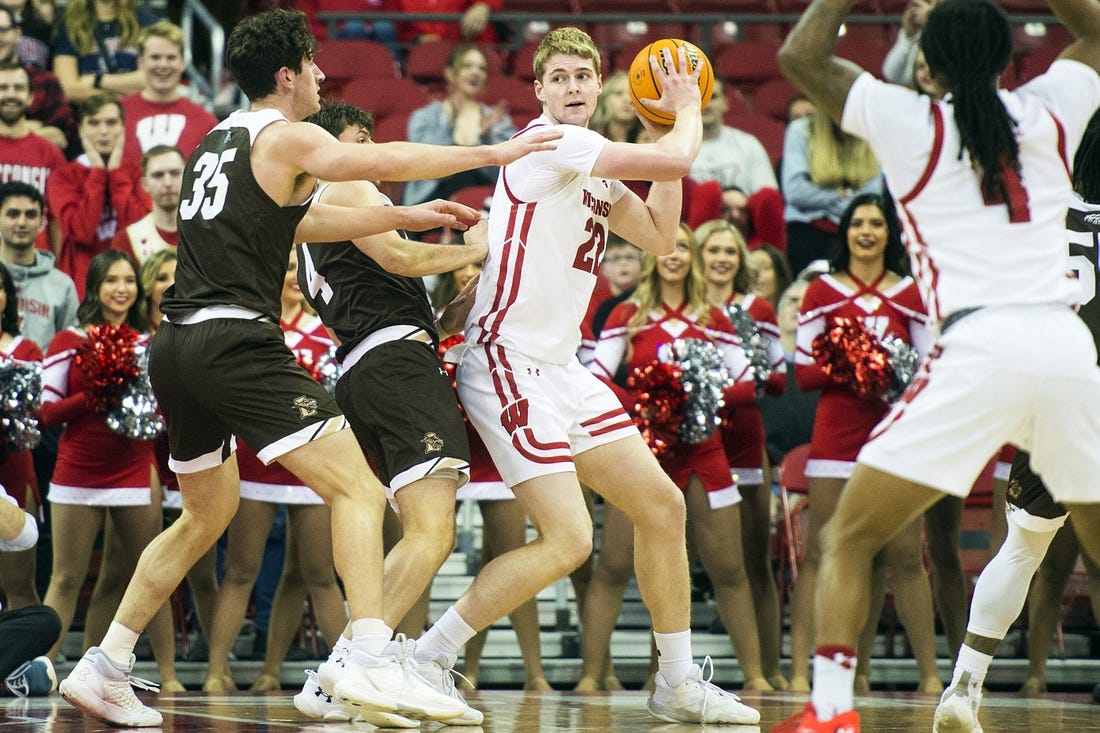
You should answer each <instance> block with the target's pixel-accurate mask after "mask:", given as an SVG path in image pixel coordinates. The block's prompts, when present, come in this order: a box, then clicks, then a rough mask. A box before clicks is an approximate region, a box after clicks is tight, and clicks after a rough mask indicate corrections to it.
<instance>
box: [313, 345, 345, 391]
mask: <svg viewBox="0 0 1100 733" xmlns="http://www.w3.org/2000/svg"><path fill="white" fill-rule="evenodd" d="M314 371H315V373H316V376H317V381H319V382H320V383H321V386H322V387H324V388H325V391H326V392H328V393H329V394H330V395H335V394H336V383H337V382H338V381H340V375H341V374H343V373H344V369H343V367H341V366H340V361H339V360H338V359H337V358H336V347H335V346H331V347H329V350H328V351H326V352H325V353H323V354H321V355H320V356H318V357H317V363H316V364H315V365H314Z"/></svg>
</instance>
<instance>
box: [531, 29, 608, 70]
mask: <svg viewBox="0 0 1100 733" xmlns="http://www.w3.org/2000/svg"><path fill="white" fill-rule="evenodd" d="M558 53H560V54H565V55H566V56H579V57H581V58H582V59H588V60H589V61H591V62H592V68H593V69H594V70H595V71H596V75H597V76H599V74H600V50H599V49H598V48H596V43H595V42H594V41H593V40H592V36H590V35H588V34H587V33H585V32H584V31H582V30H581V29H580V28H555V29H554V30H552V31H550V32H549V33H547V34H546V36H545V37H543V39H542V41H541V42H540V43H539V47H538V48H537V49H535V58H534V70H535V78H536V79H538V80H539V81H542V75H543V74H544V73H546V62H547V61H548V60H549V59H550V57H551V56H553V55H554V54H558Z"/></svg>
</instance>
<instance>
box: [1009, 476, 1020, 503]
mask: <svg viewBox="0 0 1100 733" xmlns="http://www.w3.org/2000/svg"><path fill="white" fill-rule="evenodd" d="M1023 493H1024V487H1023V485H1022V484H1021V483H1020V482H1019V481H1018V480H1016V479H1009V481H1008V491H1007V494H1008V498H1009V499H1012V500H1013V501H1019V499H1020V495H1021V494H1023Z"/></svg>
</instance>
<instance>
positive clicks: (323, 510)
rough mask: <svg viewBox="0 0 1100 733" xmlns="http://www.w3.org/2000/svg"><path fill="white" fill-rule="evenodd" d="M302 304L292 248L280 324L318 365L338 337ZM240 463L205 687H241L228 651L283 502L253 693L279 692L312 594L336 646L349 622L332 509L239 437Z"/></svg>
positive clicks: (307, 360) (299, 351)
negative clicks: (279, 552) (283, 523)
mask: <svg viewBox="0 0 1100 733" xmlns="http://www.w3.org/2000/svg"><path fill="white" fill-rule="evenodd" d="M302 304H303V297H302V292H301V290H300V289H299V287H298V260H297V254H296V253H295V252H294V251H291V253H290V261H289V264H288V265H287V271H286V279H285V280H284V282H283V293H282V317H281V319H280V321H281V323H280V325H281V326H282V328H283V332H284V334H285V337H286V344H287V346H288V347H290V349H291V351H293V352H294V353H295V355H296V356H297V357H298V359H299V361H301V362H302V363H303V364H306V365H309V364H317V363H318V360H319V359H320V358H321V357H322V356H323V355H324V354H326V353H327V352H328V350H329V348H330V347H331V346H332V340H331V338H330V337H329V335H328V332H327V331H326V330H325V327H324V324H322V323H321V319H320V318H318V317H317V316H316V315H314V314H312V313H310V312H308V311H306V310H305V309H304V308H303V307H302ZM237 465H238V468H239V471H240V475H241V501H240V505H239V508H238V509H237V515H236V516H235V517H234V518H233V521H232V522H230V524H229V530H228V531H229V542H228V546H227V549H226V554H225V571H224V575H223V576H222V582H221V587H220V588H219V591H218V600H217V603H216V604H215V607H214V621H213V623H212V624H211V628H210V631H209V634H210V636H209V642H210V663H209V667H208V668H207V673H206V681H205V682H204V683H203V689H204V690H206V691H210V692H219V691H224V690H227V689H233V688H234V687H235V685H234V683H233V677H232V675H231V674H230V671H229V651H230V649H231V648H232V647H233V643H234V641H236V639H237V633H238V632H239V631H240V628H241V623H242V622H243V621H244V616H245V612H246V611H247V609H248V602H249V598H250V597H251V595H252V587H253V586H254V585H255V583H256V578H257V576H258V575H259V573H260V565H261V563H262V561H263V552H264V546H265V545H266V544H267V537H268V535H269V534H270V533H271V527H272V524H273V523H274V521H275V513H276V511H277V510H278V507H279V504H286V505H287V510H288V511H287V540H286V551H285V557H284V560H283V572H282V575H281V576H280V578H279V588H278V590H276V592H275V598H274V600H273V601H272V606H271V618H270V621H269V624H268V638H267V648H266V650H265V659H264V668H263V670H262V671H261V672H260V674H259V675H258V676H257V678H256V681H255V684H254V685H253V687H252V689H253V690H258V691H262V690H277V689H279V688H280V685H279V669H280V667H281V665H282V662H283V659H284V658H285V657H286V653H287V650H288V649H289V648H290V644H291V641H292V640H293V638H294V635H295V633H296V632H297V630H298V628H299V626H300V625H301V620H302V606H303V604H304V602H305V598H306V595H307V594H308V595H309V596H310V597H311V598H312V599H313V608H314V610H315V612H316V614H317V621H318V624H319V626H320V628H321V633H322V634H323V635H324V637H325V638H326V639H329V640H331V641H335V640H336V639H338V638H339V637H340V634H341V633H342V632H343V629H344V626H346V625H347V614H346V612H345V610H344V597H343V594H342V593H341V592H340V587H339V586H338V585H337V583H336V569H335V566H334V565H333V559H332V543H331V540H330V538H331V535H332V533H331V531H330V526H329V522H330V513H329V508H328V506H327V505H325V503H324V502H323V501H322V500H321V497H319V496H317V494H315V493H314V492H313V491H312V490H310V489H309V488H308V487H306V486H303V485H302V482H301V481H300V480H299V479H298V477H296V476H295V475H294V474H292V473H290V472H289V471H287V470H286V469H285V468H283V467H282V466H281V465H279V464H278V463H272V464H271V465H269V466H265V465H263V463H262V462H261V461H260V459H259V458H257V457H256V454H255V453H254V452H253V451H252V449H251V448H250V447H249V446H248V445H247V444H246V443H245V442H244V441H243V440H241V439H240V438H238V439H237Z"/></svg>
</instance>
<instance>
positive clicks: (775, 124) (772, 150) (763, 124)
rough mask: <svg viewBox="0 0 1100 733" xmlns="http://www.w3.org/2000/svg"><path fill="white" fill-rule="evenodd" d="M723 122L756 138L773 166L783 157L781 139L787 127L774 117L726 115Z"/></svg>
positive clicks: (750, 113)
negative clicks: (766, 152)
mask: <svg viewBox="0 0 1100 733" xmlns="http://www.w3.org/2000/svg"><path fill="white" fill-rule="evenodd" d="M724 122H725V123H726V124H727V125H729V126H730V127H736V128H737V129H738V130H741V131H743V132H747V133H749V134H751V135H753V136H754V137H756V139H758V140H759V141H760V144H761V145H763V146H764V149H765V150H767V151H768V158H769V159H771V162H772V165H773V166H774V165H775V164H776V163H777V162H779V159H780V158H781V157H783V138H784V137H785V136H786V133H787V126H786V125H785V124H783V123H782V122H780V121H779V120H776V119H775V118H774V117H769V116H767V115H764V114H760V113H759V112H749V113H747V114H740V115H735V114H727V115H726V116H725V118H724Z"/></svg>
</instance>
